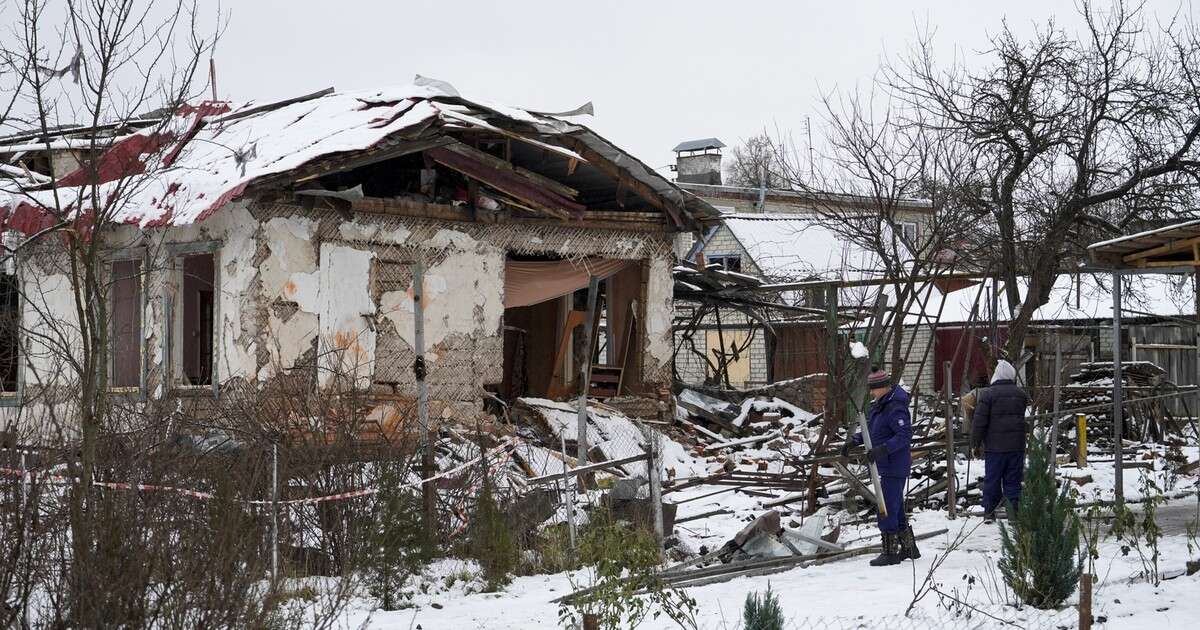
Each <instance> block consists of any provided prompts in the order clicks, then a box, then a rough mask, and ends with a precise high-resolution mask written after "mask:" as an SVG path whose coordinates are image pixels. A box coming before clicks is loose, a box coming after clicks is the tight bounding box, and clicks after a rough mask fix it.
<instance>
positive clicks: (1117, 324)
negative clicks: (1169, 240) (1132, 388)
mask: <svg viewBox="0 0 1200 630" xmlns="http://www.w3.org/2000/svg"><path fill="white" fill-rule="evenodd" d="M1112 276H1113V277H1112V284H1113V288H1112V295H1113V323H1112V332H1113V340H1112V348H1113V393H1112V397H1113V407H1112V416H1113V417H1112V420H1113V460H1114V462H1113V466H1115V467H1116V468H1115V470H1114V471H1113V472H1114V477H1113V498H1114V499H1115V500H1116V502H1117V505H1123V504H1124V503H1125V485H1124V484H1125V475H1124V471H1123V468H1124V466H1125V461H1124V459H1125V453H1124V450H1125V449H1124V444H1122V443H1121V438H1122V437H1123V436H1124V435H1125V418H1124V416H1123V411H1124V408H1123V400H1122V394H1124V392H1122V391H1121V272H1120V271H1114V272H1113V274H1112Z"/></svg>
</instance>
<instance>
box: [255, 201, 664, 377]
mask: <svg viewBox="0 0 1200 630" xmlns="http://www.w3.org/2000/svg"><path fill="white" fill-rule="evenodd" d="M253 211H254V213H255V215H256V216H258V217H259V219H260V221H261V223H262V226H263V229H262V232H261V234H260V241H261V244H262V247H265V248H266V250H268V251H266V252H265V253H264V254H263V262H262V263H261V264H260V269H261V270H262V272H261V273H262V282H261V288H262V295H261V297H260V299H261V300H262V303H265V304H272V305H275V306H273V307H272V309H271V310H272V311H273V312H272V313H271V314H270V316H269V317H268V318H267V320H266V321H267V322H268V323H267V326H266V330H267V333H268V334H267V335H266V336H267V337H268V338H271V339H273V341H272V342H271V343H272V346H273V347H274V346H278V350H276V349H274V348H273V349H272V353H273V355H272V356H273V357H277V360H278V364H279V365H280V366H282V367H284V368H290V367H291V362H292V361H294V360H295V359H296V358H298V357H299V356H300V354H301V353H300V352H298V350H297V349H298V348H301V347H305V346H306V344H309V345H311V344H312V343H313V340H314V339H316V340H317V343H318V345H319V346H320V348H321V350H320V352H319V354H320V355H321V356H322V357H323V359H322V360H323V361H326V362H325V363H324V364H323V365H322V368H321V371H320V373H321V374H322V375H323V376H321V377H319V380H323V381H325V382H328V378H329V376H327V375H332V374H335V373H342V374H353V375H354V376H355V378H356V380H358V382H359V383H360V384H362V383H366V382H368V381H369V382H370V383H371V384H372V386H373V387H374V388H376V390H377V392H378V393H381V394H392V395H396V396H400V397H405V398H411V397H415V395H416V387H415V378H414V377H413V375H412V363H413V359H414V353H413V345H414V342H415V340H414V332H415V326H414V312H415V309H414V303H413V290H412V289H413V287H412V263H414V262H415V261H417V260H422V261H424V264H425V282H424V285H423V286H424V293H425V296H424V313H425V316H424V322H425V331H424V332H425V339H424V342H425V348H426V353H425V360H426V365H427V370H428V377H427V383H428V385H429V388H430V397H431V399H435V400H437V399H442V400H462V401H478V400H479V398H480V396H481V392H482V386H483V385H485V384H488V383H496V382H499V381H500V380H501V379H502V377H503V374H502V371H503V348H504V341H503V331H502V327H503V315H504V301H503V300H504V294H503V290H504V261H505V258H506V256H507V255H508V254H510V253H521V254H549V255H556V256H563V257H568V258H570V257H581V256H606V257H614V258H624V259H632V260H642V261H647V263H648V264H647V265H646V267H647V286H646V295H645V300H644V308H645V310H644V313H643V318H642V321H644V322H645V324H644V327H645V340H644V350H645V351H644V352H643V374H644V376H645V380H646V381H647V382H653V383H666V382H668V381H669V379H670V369H671V367H670V356H671V323H672V321H671V320H672V311H671V308H672V303H671V295H672V288H673V285H672V281H671V275H670V271H671V265H672V264H673V258H672V253H671V243H672V241H671V236H670V235H669V234H665V233H664V234H656V233H639V232H631V231H616V230H594V229H585V228H577V227H568V226H554V225H551V226H541V227H539V226H528V227H527V226H517V225H497V224H482V223H461V222H448V221H435V220H427V219H417V218H409V217H395V216H385V215H368V214H355V215H353V218H349V219H347V218H346V217H345V216H343V215H340V214H338V213H336V212H332V211H319V210H316V211H314V210H305V209H303V208H300V207H297V206H293V205H286V204H265V203H264V204H257V205H256V206H255V207H254V208H253ZM314 252H315V260H314ZM364 271H366V272H365V273H364ZM314 286H315V294H314V292H313V288H314ZM313 295H315V298H316V302H317V303H316V304H312V303H311V300H309V297H310V296H313ZM297 296H299V297H297ZM283 304H286V305H287V308H281V307H280V306H279V305H283ZM275 311H278V313H277V312H275ZM313 315H316V317H317V320H316V321H317V322H318V323H317V325H315V326H314V325H313V321H312V319H311V318H312V316H313ZM297 317H301V318H303V320H304V321H305V322H306V323H305V324H304V325H303V326H301V325H294V324H293V322H294V321H295V320H296V318H297ZM272 369H274V368H270V367H268V368H266V371H263V369H261V368H260V372H259V376H260V377H264V376H267V375H268V374H269V373H270V372H271V371H272Z"/></svg>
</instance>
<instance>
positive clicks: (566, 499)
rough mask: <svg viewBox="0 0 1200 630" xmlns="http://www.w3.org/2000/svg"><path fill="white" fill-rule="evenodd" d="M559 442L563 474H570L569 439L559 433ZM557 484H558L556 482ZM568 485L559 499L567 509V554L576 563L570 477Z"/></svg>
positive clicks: (572, 493) (573, 503) (573, 502)
mask: <svg viewBox="0 0 1200 630" xmlns="http://www.w3.org/2000/svg"><path fill="white" fill-rule="evenodd" d="M558 442H559V445H560V446H561V447H562V454H563V472H569V471H570V470H571V465H570V464H569V463H567V438H566V437H565V436H564V435H563V432H562V431H559V433H558ZM556 483H557V482H556ZM563 483H565V484H566V491H565V492H562V491H560V492H559V497H560V499H561V500H562V502H563V504H564V505H566V507H567V550H568V551H567V552H568V553H569V554H570V559H571V561H572V562H574V561H575V486H574V483H575V482H574V481H573V480H572V478H571V476H570V475H567V476H566V477H565V478H564V479H563Z"/></svg>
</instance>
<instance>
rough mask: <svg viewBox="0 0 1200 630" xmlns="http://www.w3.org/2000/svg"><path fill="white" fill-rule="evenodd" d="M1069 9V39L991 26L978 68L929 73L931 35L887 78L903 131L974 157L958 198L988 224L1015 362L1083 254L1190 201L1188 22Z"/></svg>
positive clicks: (1195, 183)
mask: <svg viewBox="0 0 1200 630" xmlns="http://www.w3.org/2000/svg"><path fill="white" fill-rule="evenodd" d="M1079 12H1080V15H1081V16H1082V18H1083V25H1084V26H1083V28H1082V31H1081V33H1080V34H1078V35H1075V34H1071V33H1068V32H1067V31H1066V30H1064V29H1063V28H1061V27H1059V26H1058V25H1056V24H1055V23H1054V22H1053V21H1049V22H1047V23H1046V25H1045V26H1043V27H1042V28H1040V29H1039V30H1038V31H1037V32H1036V33H1035V34H1034V35H1033V36H1031V37H1029V38H1023V37H1021V36H1019V35H1018V34H1017V33H1015V32H1014V31H1013V30H1012V29H1011V28H1010V27H1009V26H1008V25H1007V24H1004V25H1002V28H1001V29H1000V31H999V33H998V34H996V35H995V36H993V37H992V38H991V40H990V41H991V47H990V48H989V49H988V50H986V51H984V52H983V53H982V56H983V58H984V59H985V60H986V61H987V64H986V65H985V66H983V67H982V69H979V70H971V69H968V68H967V67H966V66H965V65H963V64H958V65H951V66H943V65H940V64H938V63H937V62H935V60H934V52H933V43H932V38H931V37H929V36H924V37H922V38H921V39H920V41H919V42H918V44H917V45H916V46H915V47H914V48H913V50H912V51H911V52H910V53H909V54H907V55H906V56H905V57H904V58H902V59H900V60H899V61H898V62H897V63H895V64H893V65H890V66H888V67H887V68H886V69H885V78H884V81H885V83H886V84H887V85H888V87H889V88H890V91H891V93H892V95H893V96H894V97H896V98H897V99H899V100H901V101H902V102H903V103H904V104H905V108H904V112H905V115H906V120H905V122H906V123H909V124H911V125H914V126H915V127H917V128H919V129H920V130H921V131H922V132H923V133H937V134H949V135H950V136H951V137H952V138H953V140H954V142H956V143H957V144H959V145H960V146H962V147H964V148H966V149H967V150H969V151H970V152H971V154H972V155H973V156H974V159H972V160H971V163H970V166H971V167H972V169H973V170H972V172H971V174H970V175H969V180H970V181H971V182H972V185H971V186H970V188H969V190H975V189H977V190H978V192H979V199H980V200H982V201H983V202H984V203H986V206H987V209H988V210H989V211H990V213H991V215H992V219H993V221H991V222H989V223H991V225H990V226H987V227H985V228H984V230H985V233H984V236H985V239H984V242H985V243H986V244H987V245H988V247H987V252H986V253H987V254H988V255H989V258H990V259H991V260H990V264H991V265H993V267H994V270H995V272H996V273H997V274H998V275H999V277H1000V278H1001V279H1002V280H1004V283H1005V300H1006V302H1007V305H1008V307H1009V309H1010V311H1011V313H1012V314H1013V316H1012V321H1011V324H1010V327H1009V337H1008V340H1007V343H1006V351H1007V354H1008V356H1009V357H1010V358H1011V359H1013V360H1020V358H1021V356H1022V352H1023V350H1024V343H1025V336H1026V330H1027V329H1028V326H1029V323H1030V321H1031V319H1032V318H1033V315H1034V312H1035V311H1036V310H1037V308H1038V307H1040V306H1042V305H1044V304H1046V303H1047V302H1048V301H1049V298H1050V291H1051V289H1052V288H1053V286H1054V283H1055V280H1056V279H1057V278H1058V276H1059V274H1061V273H1063V272H1064V270H1069V269H1071V268H1072V267H1073V266H1075V265H1077V264H1078V263H1080V262H1083V261H1084V255H1085V253H1084V248H1085V247H1086V245H1087V243H1089V242H1093V241H1094V240H1097V239H1098V238H1101V237H1103V236H1110V235H1115V234H1119V233H1123V232H1126V231H1129V230H1131V229H1136V228H1138V227H1141V226H1144V225H1146V224H1147V223H1149V222H1153V221H1155V220H1160V219H1167V218H1172V217H1175V216H1178V215H1180V214H1184V213H1186V209H1188V208H1192V207H1194V202H1195V200H1196V198H1197V191H1198V190H1200V146H1198V143H1197V140H1198V139H1200V70H1198V69H1200V39H1198V38H1197V31H1196V28H1195V25H1194V24H1192V23H1190V22H1189V21H1187V20H1186V19H1184V18H1181V17H1179V18H1176V19H1172V20H1168V21H1167V22H1166V23H1165V24H1162V25H1158V24H1153V23H1152V22H1151V20H1149V19H1148V17H1147V16H1146V15H1145V11H1144V4H1143V3H1140V2H1139V3H1132V4H1131V3H1126V2H1123V1H1118V2H1115V3H1114V4H1111V5H1108V6H1106V7H1103V8H1098V7H1097V6H1096V5H1095V4H1094V3H1092V2H1089V1H1086V0H1085V1H1082V2H1081V3H1080V4H1079ZM1026 285H1027V287H1028V289H1027V292H1026V293H1025V294H1024V295H1022V293H1021V291H1020V287H1021V286H1026Z"/></svg>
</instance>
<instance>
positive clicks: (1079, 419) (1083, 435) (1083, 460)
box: [1075, 413, 1087, 468]
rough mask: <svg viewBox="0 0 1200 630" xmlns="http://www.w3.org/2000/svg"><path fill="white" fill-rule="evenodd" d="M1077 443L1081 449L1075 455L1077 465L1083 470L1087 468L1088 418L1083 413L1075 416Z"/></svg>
mask: <svg viewBox="0 0 1200 630" xmlns="http://www.w3.org/2000/svg"><path fill="white" fill-rule="evenodd" d="M1075 441H1076V442H1077V443H1078V447H1079V450H1078V451H1076V454H1075V465H1076V466H1079V467H1080V468H1083V467H1084V466H1087V416H1085V415H1083V414H1081V413H1080V414H1075Z"/></svg>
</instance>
